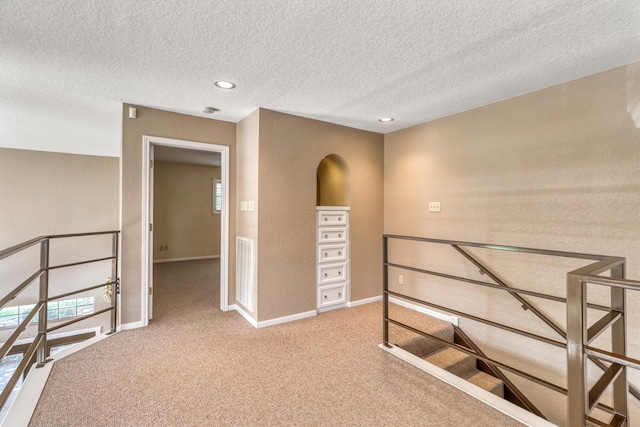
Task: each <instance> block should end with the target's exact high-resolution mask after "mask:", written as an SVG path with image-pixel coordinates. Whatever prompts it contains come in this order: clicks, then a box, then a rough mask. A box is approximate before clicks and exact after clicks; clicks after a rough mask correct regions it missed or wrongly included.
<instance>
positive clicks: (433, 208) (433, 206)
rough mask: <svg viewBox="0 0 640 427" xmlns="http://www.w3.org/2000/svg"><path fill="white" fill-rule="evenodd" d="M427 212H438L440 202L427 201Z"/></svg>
mask: <svg viewBox="0 0 640 427" xmlns="http://www.w3.org/2000/svg"><path fill="white" fill-rule="evenodd" d="M429 212H440V202H429Z"/></svg>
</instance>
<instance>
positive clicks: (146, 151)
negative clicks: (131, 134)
mask: <svg viewBox="0 0 640 427" xmlns="http://www.w3.org/2000/svg"><path fill="white" fill-rule="evenodd" d="M152 145H163V146H169V147H177V148H184V149H187V150H200V151H211V152H217V153H219V154H220V172H221V174H220V179H221V180H222V212H221V214H220V260H221V261H220V309H221V310H222V311H228V310H229V271H228V270H229V208H230V206H229V195H230V191H229V185H230V183H229V166H230V164H229V160H230V151H229V147H228V146H226V145H217V144H208V143H204V142H195V141H186V140H180V139H172V138H163V137H158V136H148V135H144V136H143V137H142V266H143V268H142V271H141V283H140V292H141V294H140V298H141V302H140V305H141V307H140V308H141V319H140V320H141V322H142V324H143V325H142V326H147V325H148V324H149V295H148V289H147V288H148V286H149V266H150V263H151V261H152V257H151V252H150V247H149V245H150V242H149V232H148V230H149V212H150V206H149V182H150V168H149V160H150V156H151V146H152Z"/></svg>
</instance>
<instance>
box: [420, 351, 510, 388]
mask: <svg viewBox="0 0 640 427" xmlns="http://www.w3.org/2000/svg"><path fill="white" fill-rule="evenodd" d="M424 359H425V360H426V361H427V362H429V363H431V364H434V365H436V366H438V367H440V368H442V369H444V370H446V371H448V372H451V373H452V374H454V375H456V376H458V377H460V378H462V379H465V380H467V381H469V382H470V383H472V384H475V385H477V386H478V387H480V388H482V389H484V390H487V391H489V392H491V393H493V394H495V395H497V396H499V397H504V383H503V382H502V380H500V379H498V378H496V377H493V376H491V375H489V374H487V373H485V372H482V371H479V370H478V369H477V367H476V358H475V357H472V356H469V355H467V354H465V353H463V352H461V351H458V350H456V349H455V348H451V347H448V348H444V349H441V350H438V351H436V352H435V353H432V354H430V355H428V356H427V357H425V358H424Z"/></svg>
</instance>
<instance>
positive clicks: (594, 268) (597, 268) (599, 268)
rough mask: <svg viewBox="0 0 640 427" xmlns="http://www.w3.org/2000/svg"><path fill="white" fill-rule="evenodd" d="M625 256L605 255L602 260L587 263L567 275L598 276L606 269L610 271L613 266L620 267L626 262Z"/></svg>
mask: <svg viewBox="0 0 640 427" xmlns="http://www.w3.org/2000/svg"><path fill="white" fill-rule="evenodd" d="M624 262H625V258H623V257H605V258H603V259H601V260H598V261H596V262H594V263H593V264H589V265H585V266H584V267H580V268H578V269H576V270H573V271H571V272H569V273H567V275H569V276H594V277H597V275H598V274H600V273H604V272H605V271H609V270H611V269H612V268H615V267H618V266H619V265H621V264H624Z"/></svg>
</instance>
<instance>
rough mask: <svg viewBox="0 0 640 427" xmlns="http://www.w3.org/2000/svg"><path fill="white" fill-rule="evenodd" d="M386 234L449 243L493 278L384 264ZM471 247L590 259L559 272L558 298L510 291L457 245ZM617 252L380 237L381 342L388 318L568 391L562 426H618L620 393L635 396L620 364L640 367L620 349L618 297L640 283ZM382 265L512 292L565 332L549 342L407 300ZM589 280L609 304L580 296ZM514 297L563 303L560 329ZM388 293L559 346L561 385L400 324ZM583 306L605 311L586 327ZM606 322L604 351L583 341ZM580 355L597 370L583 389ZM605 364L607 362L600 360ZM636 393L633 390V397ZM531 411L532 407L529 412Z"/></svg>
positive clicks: (622, 331)
mask: <svg viewBox="0 0 640 427" xmlns="http://www.w3.org/2000/svg"><path fill="white" fill-rule="evenodd" d="M391 239H396V240H406V241H417V242H423V243H435V244H446V245H450V246H452V247H454V249H456V250H457V251H458V252H459V253H461V254H462V255H463V256H464V257H465V258H467V259H468V260H469V261H471V262H472V263H473V264H474V265H476V267H478V268H480V272H481V273H483V274H487V275H488V276H489V277H490V278H491V279H492V280H494V281H495V282H496V283H497V284H494V283H488V282H484V281H480V280H475V279H470V278H466V277H460V276H455V275H450V274H446V273H441V272H437V271H433V270H427V269H422V268H416V267H412V266H407V265H401V264H397V263H390V262H389V247H388V241H389V240H391ZM463 246H464V247H475V248H482V249H489V250H497V251H509V252H521V253H528V254H538V255H546V256H553V257H564V258H575V259H584V260H590V261H595V262H593V263H591V264H590V265H587V266H585V267H582V268H580V269H578V270H575V271H572V272H570V273H568V274H567V287H566V289H567V293H566V298H561V297H556V296H552V295H547V294H542V293H538V292H533V291H528V290H525V289H517V288H513V287H511V286H509V285H507V284H506V283H505V282H504V281H502V280H501V279H500V278H499V277H498V276H497V275H496V274H495V273H493V272H492V271H491V270H489V269H488V268H486V267H485V266H484V265H482V263H480V262H479V261H478V260H477V259H475V258H474V257H473V256H471V255H470V254H469V253H468V252H466V251H464V250H463V249H461V247H463ZM625 263H626V260H625V258H622V257H607V256H602V255H592V254H583V253H575V252H563V251H551V250H543V249H532V248H522V247H514V246H502V245H492V244H482V243H473V242H460V241H451V240H441V239H428V238H421V237H413V236H398V235H384V237H383V269H384V292H383V318H384V321H383V345H385V346H386V347H391V344H390V343H389V324H393V325H397V326H400V327H403V328H405V329H408V330H411V331H413V332H414V333H416V334H419V335H422V336H425V337H429V338H431V339H435V340H437V341H440V342H442V343H443V344H445V345H448V346H451V347H454V348H456V349H458V350H459V351H462V352H463V353H466V354H469V355H471V356H473V357H475V358H476V359H478V360H481V361H483V362H485V363H486V364H487V365H488V366H489V367H490V368H492V369H494V370H499V369H498V368H501V369H503V370H506V371H509V372H512V373H514V374H517V375H519V376H521V377H523V378H526V379H528V380H530V381H533V382H535V383H537V384H540V385H543V386H545V387H547V388H549V389H551V390H554V391H556V392H560V393H562V394H565V395H567V396H568V404H567V425H569V426H570V427H577V426H583V425H587V424H588V425H597V426H615V427H619V426H622V427H625V426H628V419H627V391H630V392H631V393H632V394H633V395H634V396H636V393H635V392H636V391H637V390H636V389H635V388H633V387H632V388H629V384H628V381H627V375H626V369H627V368H634V369H640V360H637V359H634V358H632V357H629V356H628V355H627V354H626V336H627V334H626V322H625V320H626V316H625V311H626V298H625V291H626V290H632V291H638V290H640V281H633V280H628V279H626V278H625ZM389 267H395V268H399V269H405V270H409V271H414V272H418V273H422V274H426V275H431V276H437V277H443V278H447V279H451V280H457V281H462V282H465V283H471V284H474V285H479V286H483V287H488V288H493V289H498V290H501V291H505V292H508V293H509V294H511V295H513V296H514V297H515V298H516V299H518V301H519V302H521V303H522V304H523V308H524V309H527V310H531V311H532V312H533V313H535V314H536V315H537V316H538V317H539V318H541V319H542V320H543V321H545V323H546V324H548V325H549V326H550V327H551V328H552V329H554V330H555V331H556V332H557V333H558V334H559V335H560V336H562V337H563V338H566V343H565V342H559V341H555V340H552V339H549V338H546V337H542V336H539V335H536V334H533V333H530V332H527V331H524V330H520V329H517V328H513V327H510V326H506V325H503V324H500V323H497V322H493V321H490V320H487V319H483V318H479V317H477V316H473V315H470V314H467V313H463V312H459V311H456V310H453V309H451V308H448V307H443V306H439V305H436V304H433V303H431V302H428V301H425V300H423V299H419V298H414V297H412V296H410V295H405V294H403V293H399V292H394V291H391V290H389ZM605 272H611V277H605V276H601V274H602V273H605ZM589 284H596V285H600V286H607V287H608V288H609V289H610V295H611V296H610V298H611V304H610V306H602V305H598V304H592V303H589V302H588V301H587V292H586V289H587V286H588V285H589ZM522 295H529V296H534V297H537V298H542V299H547V300H551V301H556V302H562V303H564V304H566V306H567V332H565V331H564V329H563V328H562V327H560V326H559V325H557V324H556V323H555V322H553V321H552V320H551V319H549V318H548V317H547V316H545V315H544V313H542V312H541V311H540V310H538V309H537V308H536V307H535V306H533V305H532V304H531V303H530V302H529V301H527V300H526V299H525V298H524V297H522ZM389 296H394V297H397V298H401V299H404V300H408V301H411V302H415V303H418V304H421V305H425V306H429V307H433V308H435V309H437V310H441V311H444V312H447V313H450V314H454V315H457V316H460V317H464V318H467V319H470V320H473V321H476V322H480V323H484V324H486V325H489V326H492V327H496V328H500V329H503V330H507V331H509V332H512V333H516V334H519V335H521V336H525V337H527V338H530V339H535V340H538V341H541V342H544V343H546V344H550V345H554V346H559V347H563V348H566V351H567V366H568V368H567V383H568V386H567V388H564V387H561V386H558V385H556V384H553V383H550V382H548V381H545V380H542V379H541V378H538V377H536V376H535V375H531V374H529V373H526V372H523V371H521V370H519V369H516V368H514V367H512V366H509V365H508V364H505V363H502V362H499V361H497V360H493V359H491V358H488V357H486V355H484V353H482V352H481V351H478V350H479V349H477V348H471V349H469V348H465V347H463V346H460V345H458V344H451V343H447V342H445V341H444V340H441V339H440V338H438V337H435V336H433V335H430V334H427V333H425V332H423V331H419V330H417V329H415V328H412V327H410V326H408V325H405V324H403V323H401V322H398V321H396V320H394V319H391V318H389V308H388V304H389ZM587 308H589V309H596V310H600V311H605V312H606V314H605V315H604V316H602V318H600V320H598V321H596V322H595V323H593V324H592V326H591V327H589V328H588V327H587V324H588V322H587ZM609 328H611V331H612V340H611V341H612V343H611V349H610V351H608V350H603V349H598V348H594V347H591V346H590V344H591V343H592V341H593V340H595V338H597V337H598V336H599V335H600V334H601V333H602V332H603V331H605V330H607V329H609ZM587 360H592V361H594V362H595V363H596V365H597V366H598V367H600V368H602V369H603V370H604V371H605V372H604V374H603V375H602V376H601V378H600V380H598V381H597V382H596V384H595V385H594V386H593V387H592V388H591V389H590V390H589V389H588V387H587V383H586V377H587V363H586V362H587ZM607 363H609V365H607ZM610 385H613V386H612V388H613V406H608V405H605V404H603V403H601V402H600V401H599V400H600V398H601V397H602V395H603V393H604V391H605V390H606V389H607V387H609V386H610ZM636 397H637V396H636ZM594 408H598V409H600V410H601V411H603V412H605V413H607V414H609V415H610V419H609V420H608V421H602V420H600V419H597V418H595V417H594V416H592V415H591V413H592V411H593V409H594ZM534 413H535V411H534Z"/></svg>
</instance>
